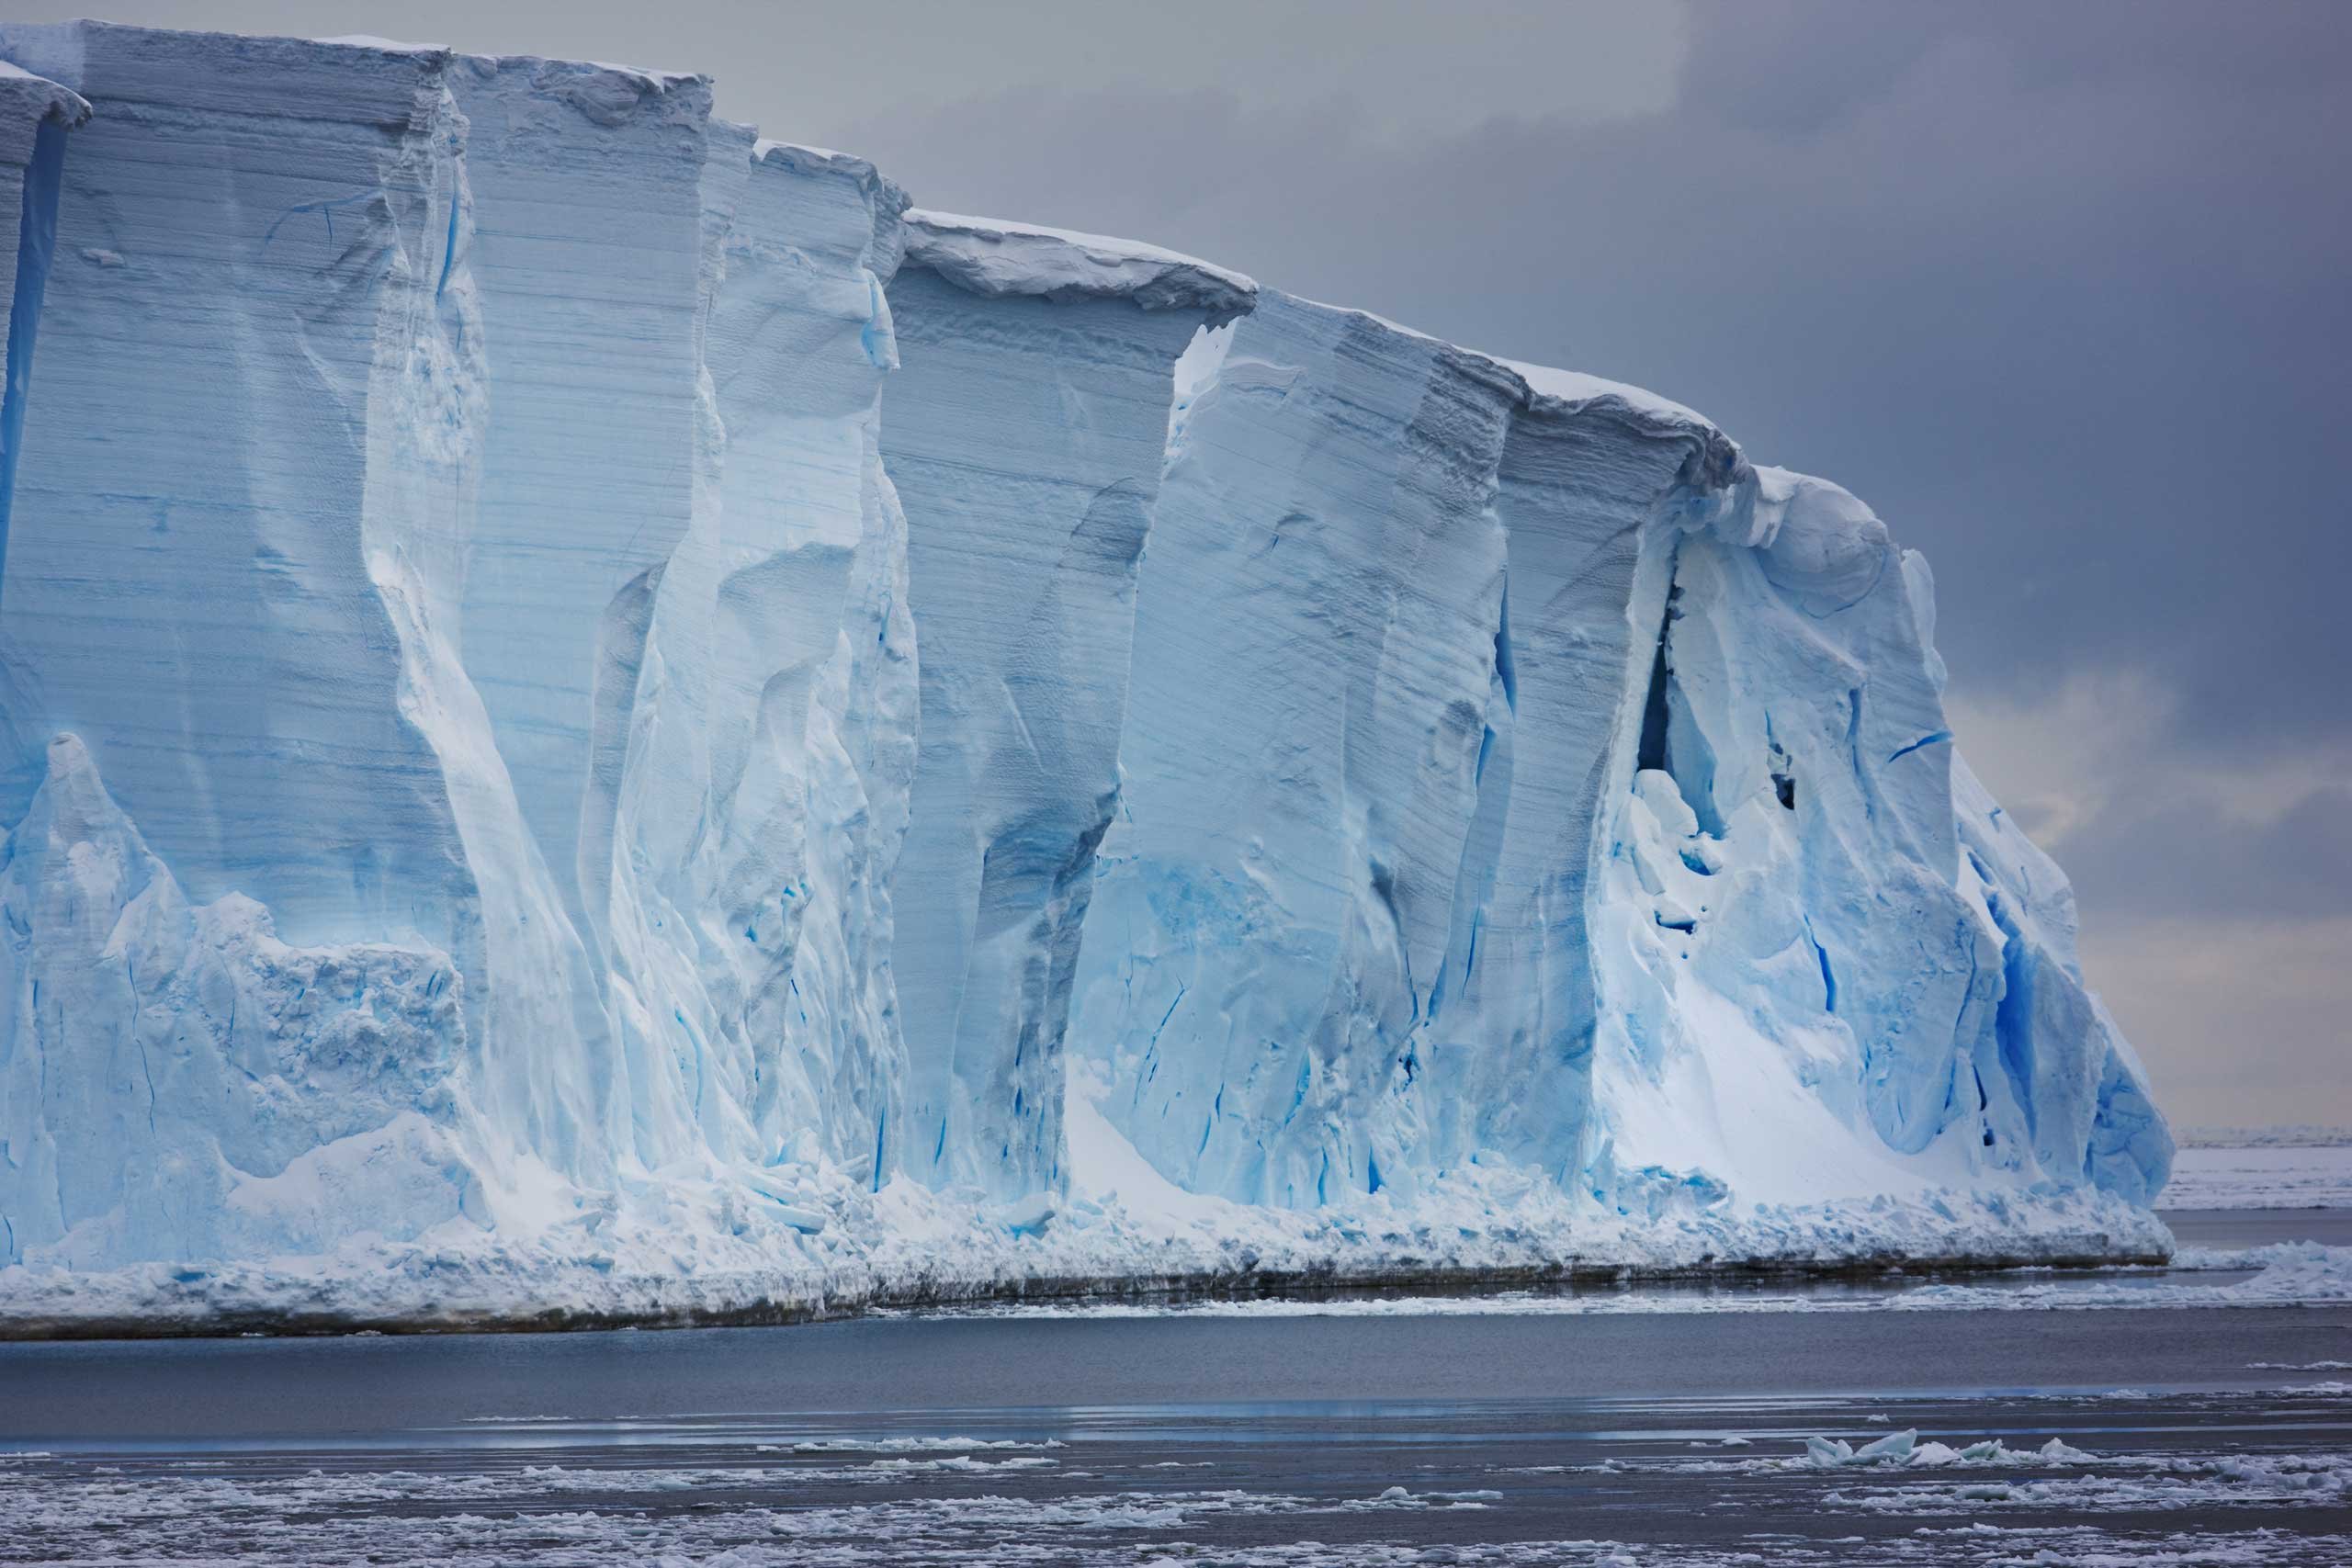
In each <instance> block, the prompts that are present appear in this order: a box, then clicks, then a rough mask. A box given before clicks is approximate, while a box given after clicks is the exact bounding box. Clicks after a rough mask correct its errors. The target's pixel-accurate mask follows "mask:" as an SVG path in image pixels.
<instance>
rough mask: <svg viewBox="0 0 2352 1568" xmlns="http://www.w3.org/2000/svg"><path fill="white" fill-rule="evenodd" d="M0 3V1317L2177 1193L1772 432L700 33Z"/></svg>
mask: <svg viewBox="0 0 2352 1568" xmlns="http://www.w3.org/2000/svg"><path fill="white" fill-rule="evenodd" d="M0 60H6V61H7V62H14V63H13V65H11V66H10V67H9V68H8V73H7V74H6V75H5V76H0V117H5V119H6V126H5V130H0V167H5V168H6V169H7V170H8V171H9V174H10V177H11V179H12V181H13V182H14V183H13V184H12V186H11V188H10V190H9V191H7V192H5V193H0V197H6V199H5V201H0V208H5V209H6V210H7V211H8V212H9V213H10V214H12V215H13V216H15V217H16V218H17V220H18V237H17V243H15V244H13V245H10V246H7V247H6V251H7V253H8V254H10V255H11V256H13V257H14V260H15V268H16V270H15V272H14V273H13V274H12V275H11V276H10V279H9V289H10V298H11V310H10V316H9V338H8V350H7V352H8V358H7V365H8V379H7V384H6V403H5V408H4V409H0V440H4V441H5V454H4V455H0V550H4V551H5V555H0V822H5V823H6V824H7V825H8V828H9V833H8V837H7V839H6V844H5V848H0V915H5V919H6V933H5V941H0V1221H5V1232H0V1265H7V1266H10V1267H8V1268H7V1269H6V1272H5V1273H0V1304H5V1305H6V1309H7V1310H8V1311H10V1312H12V1313H14V1314H17V1315H18V1316H20V1317H26V1316H40V1315H42V1314H63V1315H73V1314H77V1313H79V1314H106V1313H110V1312H129V1311H139V1312H152V1313H159V1314H166V1315H168V1314H175V1313H179V1314H199V1315H200V1314H205V1313H209V1312H220V1311H245V1312H251V1313H254V1314H297V1315H300V1314H318V1315H321V1316H323V1317H328V1318H334V1317H344V1318H349V1317H365V1316H369V1315H374V1316H401V1315H424V1316H433V1315H436V1314H439V1315H457V1316H462V1315H465V1314H492V1315H514V1314H529V1313H532V1312H536V1311H540V1310H550V1309H555V1310H560V1309H569V1310H572V1311H582V1312H590V1313H606V1314H615V1315H621V1316H628V1315H639V1314H642V1315H651V1316H664V1315H674V1314H681V1313H685V1314H691V1313H696V1312H710V1313H724V1312H728V1311H733V1310H739V1309H743V1308H748V1307H756V1306H759V1305H760V1304H761V1303H797V1304H803V1305H809V1304H822V1303H841V1302H854V1301H856V1300H861V1299H868V1298H874V1297H902V1298H903V1297H908V1296H922V1295H927V1294H947V1295H953V1294H957V1293H967V1292H975V1291H986V1290H988V1289H990V1288H993V1287H1000V1286H1002V1287H1011V1288H1031V1287H1035V1286H1039V1285H1042V1284H1044V1283H1046V1282H1056V1283H1057V1284H1069V1283H1072V1282H1081V1283H1082V1282H1091V1283H1097V1284H1117V1283H1120V1282H1123V1281H1124V1282H1129V1283H1135V1282H1148V1281H1152V1280H1167V1279H1171V1278H1177V1277H1183V1276H1189V1275H1198V1274H1204V1273H1207V1274H1226V1275H1242V1274H1248V1273H1250V1272H1251V1271H1253V1270H1255V1271H1261V1272H1264V1271H1276V1272H1310V1271H1320V1272H1324V1273H1336V1274H1337V1275H1338V1276H1340V1277H1351V1276H1360V1277H1378V1276H1381V1275H1383V1274H1395V1273H1397V1272H1424V1273H1425V1272H1428V1271H1431V1270H1443V1269H1464V1270H1509V1269H1550V1268H1556V1267H1561V1266H1566V1265H1570V1264H1576V1265H1580V1266H1603V1267H1605V1266H1612V1265H1647V1266H1657V1267H1668V1268H1672V1267H1690V1266H1698V1265H1702V1264H1705V1263H1708V1262H1713V1261H1721V1260H1725V1259H1733V1258H1761V1259H1768V1260H1779V1261H1791V1262H1806V1261H1814V1262H1819V1261H1828V1260H1836V1259H1847V1258H1889V1257H1901V1256H1920V1255H1930V1256H1940V1257H1962V1256H1973V1257H2000V1258H2049V1257H2056V1256H2067V1257H2082V1256H2098V1255H2119V1254H2142V1255H2144V1254H2149V1253H2153V1252H2156V1251H2160V1250H2162V1249H2163V1248H2164V1247H2165V1245H2166V1238H2165V1235H2164V1233H2163V1231H2162V1229H2161V1227H2159V1226H2157V1225H2156V1224H2154V1221H2153V1220H2151V1219H2150V1218H2149V1217H2148V1216H2147V1215H2146V1213H2144V1209H2143V1205H2144V1204H2145V1203H2146V1202H2147V1201H2149V1200H2150V1199H2151V1198H2152V1197H2153V1195H2154V1193H2155V1191H2156V1190H2158V1189H2159V1188H2160V1187H2161V1186H2162V1184H2163V1182H2164V1179H2165V1172H2166V1168H2167V1165H2168V1161H2169V1157H2170V1152H2171V1145H2170V1140H2169V1137H2168V1136H2167V1134H2166V1133H2165V1127H2164V1122H2163V1120H2162V1118H2161V1117H2160V1116H2159V1115H2158V1114H2157V1113H2156V1112H2155V1111H2154V1108H2153V1107H2152V1105H2151V1104H2150V1103H2149V1101H2148V1099H2147V1090H2146V1084H2145V1078H2144V1075H2143V1073H2142V1072H2141V1070H2140V1068H2139V1066H2138V1065H2137V1063H2136V1061H2135V1059H2134V1058H2133V1057H2132V1055H2131V1051H2130V1049H2129V1047H2128V1046H2127V1045H2126V1044H2125V1043H2123V1042H2122V1040H2121V1039H2120V1037H2119V1036H2118V1035H2117V1034H2116V1032H2115V1031H2114V1028H2113V1025H2112V1023H2111V1022H2110V1021H2109V1019H2108V1017H2107V1015H2106V1013H2105V1011H2104V1010H2102V1009H2101V1008H2100V1007H2099V1005H2098V1000H2097V998H2095V997H2094V996H2093V995H2092V994H2091V993H2090V992H2089V991H2088V990H2087V989H2086V987H2085V985H2084V982H2083V978H2082V976H2081V974H2080V972H2079V970H2078V969H2077V968H2076V967H2075V963H2074V958H2073V936H2074V930H2073V927H2074V917H2073V906H2072V900H2071V897H2070V895H2069V893H2068V890H2067V887H2066V884H2065V881H2064V877H2063V876H2062V875H2061V874H2059V872H2058V870H2057V868H2056V867H2055V866H2054V865H2052V863H2050V862H2049V861H2048V860H2047V859H2045V858H2044V857H2042V856H2041V854H2040V853H2039V852H2036V851H2035V850H2034V849H2033V847H2032V846H2031V845H2030V843H2029V842H2027V840H2025V839H2024V838H2023V836H2022V835H2020V834H2019V833H2018V831H2017V830H2016V829H2015V828H2014V827H2013V826H2012V825H2010V824H2009V823H2008V821H2007V819H2006V818H2004V816H2003V815H2002V813H2001V812H2000V810H1999V808H1998V807H1996V806H1995V805H1994V803H1993V802H1992V801H1991V800H1990V799H1989V797H1987V796H1986V795H1985V792H1984V790H1983V789H1982V787H1981V786H1980V785H1978V784H1977V783H1976V781H1975V780H1974V779H1973V776H1971V775H1970V774H1969V773H1968V772H1967V770H1966V768H1965V766H1964V764H1962V763H1961V762H1960V761H1959V760H1958V758H1957V756H1956V755H1955V752H1954V750H1953V745H1952V737H1951V732H1950V730H1949V728H1947V726H1946V724H1945V721H1944V718H1943V714H1942V708H1941V704H1940V701H1939V692H1940V689H1941V685H1942V681H1943V671H1942V667H1941V665H1940V662H1939V660H1937V658H1936V656H1935V653H1934V651H1933V649H1932V646H1931V636H1932V619H1933V613H1932V600H1931V584H1930V581H1929V579H1928V571H1927V568H1926V565H1925V563H1924V562H1923V561H1921V560H1920V559H1919V558H1917V556H1916V555H1913V554H1910V553H1908V552H1905V551H1901V550H1898V549H1896V548H1895V547H1894V546H1893V545H1892V544H1891V543H1890V541H1889V539H1888V536H1887V534H1886V531H1885V529H1884V528H1883V526H1882V525H1880V524H1879V522H1878V521H1877V519H1876V518H1874V517H1873V516H1872V515H1871V513H1869V511H1868V510H1867V509H1866V508H1864V507H1863V506H1862V505H1861V503H1860V502H1858V501H1856V500H1855V499H1854V498H1853V497H1852V496H1850V495H1849V494H1847V493H1846V492H1845V491H1841V490H1838V488H1837V487H1835V486H1833V485H1829V484H1827V483H1825V482H1823V481H1820V480H1816V479H1807V478H1804V477H1802V476H1798V475H1794V474H1789V473H1785V472H1782V471H1781V470H1777V469H1770V468H1758V467H1755V466H1753V465H1751V464H1750V463H1749V462H1748V461H1747V459H1746V458H1745V457H1743V456H1742V455H1741V453H1740V452H1739V450H1738V448H1737V447H1736V446H1734V445H1733V444H1732V443H1731V442H1730V441H1729V440H1728V439H1727V438H1726V437H1724V435H1723V434H1721V433H1720V432H1718V431H1717V430H1715V429H1714V428H1713V426H1712V425H1711V424H1709V423H1707V422H1706V421H1704V420H1703V419H1702V418H1701V417H1700V416H1698V415H1696V414H1694V413H1692V412H1691V411H1689V410H1687V409H1684V408H1681V407H1679V405H1676V404H1671V403H1668V402H1666V401H1664V400H1659V399H1657V398H1654V397H1651V396H1650V395H1648V394H1646V393H1643V392H1640V391H1638V390H1635V389H1630V388H1625V387H1622V386H1619V385H1617V384H1614V383H1611V382H1606V381H1601V380H1599V379H1597V378H1590V377H1584V376H1577V375H1573V374H1569V373H1566V372H1560V371H1554V370H1547V369H1543V368H1540V367H1529V366H1520V365H1515V364H1511V363H1509V362H1506V361H1502V360H1498V359H1494V358H1491V357H1488V356H1487V355H1479V354H1476V353H1472V352H1470V351H1467V350H1464V349H1461V348H1458V347H1455V346H1453V345H1451V344H1443V343H1440V342H1438V341H1436V340H1434V339H1430V338H1428V337H1425V336H1422V335H1420V334H1418V333H1411V332H1409V331H1408V330H1406V329H1403V328H1399V327H1397V326H1395V325H1393V324H1392V323H1388V322H1385V321H1381V320H1379V319H1378V318H1375V317H1373V316H1369V315H1366V314H1363V313H1362V312H1358V311H1351V310H1340V309H1336V308H1333V307H1329V306H1324V305H1319V304H1316V303H1313V302H1310V301H1306V300H1302V299H1295V298H1292V297H1289V296H1286V295H1283V294H1280V293H1278V292H1277V291H1275V290H1272V289H1271V288H1258V287H1257V286H1256V285H1255V284H1253V283H1252V282H1251V281H1250V280H1249V279H1247V278H1244V277H1241V276H1238V275H1237V274H1234V273H1231V272H1228V271H1226V270H1224V269H1221V268H1217V267H1215V266H1211V265H1207V264H1205V263H1201V262H1196V261H1193V260H1192V259H1191V258H1187V257H1183V256H1179V255H1175V254H1171V253H1168V252H1164V251H1159V250H1157V249H1154V248H1152V247H1149V246H1142V245H1136V244H1132V243H1127V242H1123V241H1117V240H1110V239H1104V238H1102V237H1099V236H1092V235H1083V234H1074V233H1069V232H1065V231H1056V230H1046V229H1039V228H1035V227H1031V226H1026V225H1021V224H1012V223H1002V222H997V221H994V220H978V219H968V218H960V217H952V216H948V215H944V214H933V213H924V212H920V211H913V210H910V209H909V207H908V203H907V199H906V197H904V196H902V195H901V194H900V193H899V191H898V189H897V188H896V187H895V186H892V185H891V184H890V183H889V182H888V181H887V180H886V179H884V178H882V177H881V176H880V175H877V174H876V171H875V170H874V169H873V168H872V166H871V165H869V164H865V163H864V162H863V161H861V160H858V159H856V158H854V157H850V156H847V155H844V154H841V153H834V152H822V151H820V150H815V149H809V148H799V147H794V146H791V145H788V144H784V143H779V142H774V141H760V140H757V139H756V138H755V135H754V133H753V132H752V130H750V129H749V128H745V127H741V126H735V125H731V124H729V123H727V122H725V121H723V120H720V119H717V118H713V117H712V115H711V112H710V90H709V84H708V81H707V79H705V78H702V77H697V76H678V75H659V74H651V73H640V72H633V71H626V70H621V69H618V68H614V67H605V66H596V65H587V64H580V63H574V62H556V61H546V60H538V59H530V58H517V57H508V58H501V59H483V58H477V57H469V56H464V55H459V54H455V53H451V52H449V51H442V50H435V49H413V48H404V47H401V46H395V45H390V44H385V43H382V42H380V41H379V40H372V39H360V40H344V41H337V42H309V41H301V40H291V39H235V38H228V37H222V36H215V35H200V34H175V33H167V32H158V31H152V30H146V29H139V28H118V27H111V26H105V25H98V24H67V25H62V26H54V27H21V26H13V25H12V26H7V27H5V28H0ZM85 100H86V102H85ZM93 106H95V110H94V112H93ZM85 119H86V123H84V121H85ZM624 236H625V237H626V242H625V243H624V240H623V237H624ZM36 330H37V333H38V337H37V342H38V350H39V374H38V376H37V377H36V376H35V375H33V373H32V371H33V361H34V352H35V346H36Z"/></svg>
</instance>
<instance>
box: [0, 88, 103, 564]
mask: <svg viewBox="0 0 2352 1568" xmlns="http://www.w3.org/2000/svg"><path fill="white" fill-rule="evenodd" d="M88 118H90V105H89V102H88V100H86V99H85V98H84V97H83V96H81V95H80V94H78V93H74V92H69V91H67V90H66V89H65V88H63V87H61V86H59V85H57V84H56V83H54V82H51V81H48V80H45V79H44V78H42V77H40V76H35V75H33V74H32V73H29V72H28V71H24V70H21V69H19V68H18V67H17V66H14V65H10V64H7V63H6V62H0V299H5V300H6V301H7V307H8V326H7V334H8V335H7V340H6V344H5V348H6V358H5V367H6V368H5V375H6V380H5V383H0V592H6V583H7V577H6V568H7V560H8V504H9V501H10V499H11V498H12V496H13V495H14V493H15V491H16V479H17V453H18V451H20V450H21V449H22V447H23V445H24V429H25V401H26V399H27V398H28V397H29V396H30V395H31V392H32V368H33V348H34V344H35V340H36V339H37V337H38V336H39V334H40V304H41V296H42V293H43V292H44V291H45V290H46V288H48V285H49V269H50V265H51V263H52V261H53V260H54V259H55V257H56V254H57V192H58V187H59V186H60V185H61V184H62V181H63V178H64V172H65V133H66V132H67V131H68V130H72V129H74V127H75V126H78V125H80V124H81V123H82V122H83V121H85V120H86V119H88Z"/></svg>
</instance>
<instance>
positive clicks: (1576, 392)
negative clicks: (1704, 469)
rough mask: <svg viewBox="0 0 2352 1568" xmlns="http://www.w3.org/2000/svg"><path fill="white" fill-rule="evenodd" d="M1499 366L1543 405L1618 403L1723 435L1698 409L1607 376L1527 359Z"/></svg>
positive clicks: (1652, 416) (1658, 419)
mask: <svg viewBox="0 0 2352 1568" xmlns="http://www.w3.org/2000/svg"><path fill="white" fill-rule="evenodd" d="M1498 363H1499V364H1501V365H1503V366H1505V367H1509V368H1510V369H1511V370H1512V371H1514V372H1516V373H1517V374H1518V376H1519V378H1521V380H1523V381H1525V382H1526V383H1527V387H1528V390H1529V391H1530V392H1531V393H1532V394H1533V396H1534V399H1535V400H1536V401H1537V402H1539V403H1543V402H1557V403H1561V404H1564V405H1566V406H1567V407H1569V408H1584V407H1589V406H1590V405H1591V404H1594V403H1600V402H1609V401H1615V402H1620V403H1623V404H1624V405H1625V406H1626V407H1627V408H1629V409H1631V410H1633V411H1634V412H1637V413H1640V414H1644V415H1645V416H1647V417H1648V418H1649V419H1651V420H1654V421H1656V422H1657V423H1660V424H1667V425H1679V426H1684V427H1687V428H1689V429H1692V430H1702V431H1715V432H1716V434H1721V432H1720V431H1717V430H1716V425H1715V422H1714V421H1713V420H1711V419H1709V418H1708V417H1707V416H1706V415H1705V414H1702V413H1701V412H1699V411H1698V410H1696V409H1693V408H1690V407H1687V406H1686V405H1684V404H1681V403H1678V402H1676V401H1674V400H1672V399H1670V398H1661V397H1659V396H1658V395H1657V393H1656V392H1653V391H1650V390H1648V389H1645V388H1641V387H1635V386H1632V385H1630V384H1628V383H1626V382H1623V381H1611V380H1610V379H1608V378H1605V377H1600V376H1588V375H1586V374H1585V373H1584V372H1583V371H1581V370H1558V369H1555V368H1554V367H1551V366H1549V365H1530V364H1528V363H1526V362H1525V361H1523V360H1518V359H1505V360H1500V361H1498Z"/></svg>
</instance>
